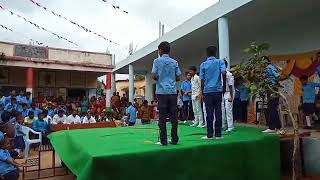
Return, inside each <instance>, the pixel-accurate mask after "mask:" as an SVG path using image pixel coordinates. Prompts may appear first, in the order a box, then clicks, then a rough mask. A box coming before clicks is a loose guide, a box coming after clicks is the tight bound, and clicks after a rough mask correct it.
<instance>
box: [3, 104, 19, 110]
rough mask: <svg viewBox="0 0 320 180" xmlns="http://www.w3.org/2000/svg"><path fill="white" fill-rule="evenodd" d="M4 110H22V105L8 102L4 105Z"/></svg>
mask: <svg viewBox="0 0 320 180" xmlns="http://www.w3.org/2000/svg"><path fill="white" fill-rule="evenodd" d="M4 110H5V111H8V112H11V111H13V110H16V111H21V106H20V105H18V104H11V103H9V104H7V105H6V107H4Z"/></svg>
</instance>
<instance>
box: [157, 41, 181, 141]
mask: <svg viewBox="0 0 320 180" xmlns="http://www.w3.org/2000/svg"><path fill="white" fill-rule="evenodd" d="M158 52H159V56H160V57H159V58H157V59H155V60H154V61H153V66H152V78H153V79H154V80H155V81H156V82H157V83H156V95H157V99H158V102H159V104H158V109H159V128H160V142H159V143H157V144H160V145H164V146H165V145H167V144H168V142H167V127H166V119H167V117H169V119H170V121H171V124H172V129H171V142H170V144H173V145H176V144H177V143H178V141H179V137H178V120H177V89H176V81H179V80H180V75H181V71H180V68H179V66H178V62H177V61H176V60H174V59H172V58H170V56H169V53H170V43H168V42H162V43H160V45H159V46H158Z"/></svg>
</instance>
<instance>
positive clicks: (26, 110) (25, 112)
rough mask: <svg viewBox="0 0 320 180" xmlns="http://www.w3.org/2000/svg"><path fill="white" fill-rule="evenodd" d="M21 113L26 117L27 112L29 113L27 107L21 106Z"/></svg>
mask: <svg viewBox="0 0 320 180" xmlns="http://www.w3.org/2000/svg"><path fill="white" fill-rule="evenodd" d="M21 114H22V116H23V117H24V118H25V117H27V116H28V114H29V109H23V108H21Z"/></svg>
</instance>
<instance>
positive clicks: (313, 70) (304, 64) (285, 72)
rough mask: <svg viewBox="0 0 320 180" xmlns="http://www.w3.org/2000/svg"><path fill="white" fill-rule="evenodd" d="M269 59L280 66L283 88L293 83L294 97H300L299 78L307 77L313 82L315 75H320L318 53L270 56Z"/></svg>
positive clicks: (319, 56)
mask: <svg viewBox="0 0 320 180" xmlns="http://www.w3.org/2000/svg"><path fill="white" fill-rule="evenodd" d="M270 59H271V60H272V61H273V62H274V63H275V64H276V65H277V66H280V68H281V79H282V80H283V82H282V83H284V84H283V85H284V87H286V86H289V85H290V83H291V82H293V85H292V86H293V94H294V95H298V96H301V95H302V91H301V86H302V85H301V82H300V80H299V78H300V77H302V76H308V77H309V80H310V81H313V80H314V79H315V78H316V77H317V75H320V74H318V73H320V51H313V52H307V53H300V54H292V55H273V56H270ZM288 83H289V84H288ZM290 86H291V85H290ZM289 94H290V92H289Z"/></svg>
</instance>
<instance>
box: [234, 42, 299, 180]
mask: <svg viewBox="0 0 320 180" xmlns="http://www.w3.org/2000/svg"><path fill="white" fill-rule="evenodd" d="M269 48H270V45H269V44H267V43H263V44H257V43H252V44H251V46H250V47H249V48H246V49H244V52H245V53H246V54H247V55H248V57H249V58H248V60H247V61H246V62H242V63H240V64H239V65H237V66H235V67H234V74H235V76H236V77H243V79H244V80H245V81H246V82H247V83H248V88H249V89H250V90H251V96H253V97H257V96H258V97H262V99H264V98H265V96H266V95H267V94H271V97H272V96H277V97H280V98H281V99H282V100H283V102H284V104H285V108H286V109H285V111H287V112H288V114H289V118H290V120H291V121H292V124H293V129H294V140H293V141H294V143H293V144H294V147H293V155H292V179H293V180H296V179H300V178H301V174H302V172H301V157H300V139H299V125H298V121H297V120H296V119H295V118H294V116H293V114H292V111H291V108H290V106H289V103H288V99H287V98H286V96H285V95H284V93H283V91H282V90H283V86H281V84H280V83H279V82H277V83H275V82H274V81H273V80H272V79H270V78H268V77H267V74H266V67H267V66H268V57H267V56H265V55H264V53H265V52H266V51H267V50H269Z"/></svg>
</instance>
